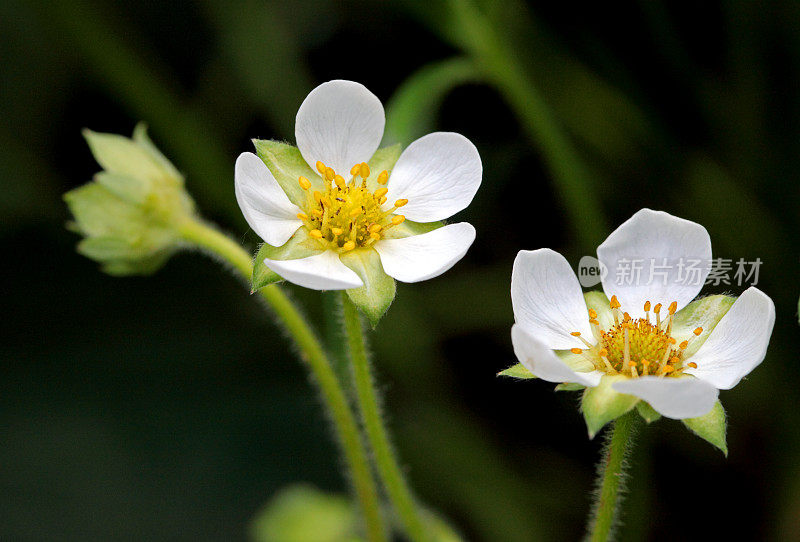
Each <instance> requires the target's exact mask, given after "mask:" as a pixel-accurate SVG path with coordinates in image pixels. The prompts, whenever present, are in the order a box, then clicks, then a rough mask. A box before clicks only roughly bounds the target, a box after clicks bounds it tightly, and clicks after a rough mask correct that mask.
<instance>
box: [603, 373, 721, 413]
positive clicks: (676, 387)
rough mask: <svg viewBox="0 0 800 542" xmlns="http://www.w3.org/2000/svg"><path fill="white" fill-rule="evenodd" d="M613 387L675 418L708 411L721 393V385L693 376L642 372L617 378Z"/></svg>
mask: <svg viewBox="0 0 800 542" xmlns="http://www.w3.org/2000/svg"><path fill="white" fill-rule="evenodd" d="M611 387H612V388H614V389H615V390H617V391H618V392H620V393H626V394H628V395H634V396H636V397H638V398H639V399H643V400H644V401H647V403H649V404H650V406H651V407H653V408H654V409H656V411H657V412H659V413H660V414H662V415H663V416H666V417H667V418H672V419H674V420H683V419H686V418H697V417H699V416H703V415H704V414H708V412H709V411H710V410H711V409H712V408H713V407H714V403H716V402H717V396H718V395H719V390H717V388H715V387H714V386H712V385H711V384H709V383H708V382H704V381H703V380H700V379H698V378H693V377H682V378H665V377H658V376H641V377H639V378H630V379H628V380H622V381H619V382H615V383H614V384H612V385H611Z"/></svg>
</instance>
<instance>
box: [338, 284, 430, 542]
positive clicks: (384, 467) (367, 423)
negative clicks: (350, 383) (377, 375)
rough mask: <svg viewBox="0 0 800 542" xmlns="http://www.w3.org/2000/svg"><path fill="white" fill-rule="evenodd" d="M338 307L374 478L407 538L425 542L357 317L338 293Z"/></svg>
mask: <svg viewBox="0 0 800 542" xmlns="http://www.w3.org/2000/svg"><path fill="white" fill-rule="evenodd" d="M342 304H343V307H344V327H345V332H346V334H347V344H348V348H349V353H350V362H351V363H352V367H353V379H354V381H355V389H356V401H357V403H358V407H359V410H360V411H361V419H362V422H363V424H364V429H365V431H366V434H367V440H368V441H369V444H370V447H371V448H372V453H373V456H374V459H375V465H376V467H377V469H378V475H379V476H380V478H381V481H382V482H383V485H384V487H385V488H386V492H387V493H388V494H389V499H390V500H391V501H392V505H393V506H394V508H395V510H396V511H397V514H398V516H399V517H400V521H401V522H402V524H403V527H404V529H405V532H406V534H407V535H408V537H409V538H410V539H411V540H413V541H414V542H420V541H426V540H429V537H428V535H427V534H426V530H425V526H424V524H423V521H422V517H421V514H420V510H419V507H418V505H417V503H416V501H415V499H414V496H413V495H412V494H411V488H410V487H409V486H408V483H407V481H406V479H405V477H404V476H403V472H402V470H401V469H400V466H399V465H398V463H397V457H396V456H395V453H394V450H393V448H392V444H391V442H390V440H389V432H388V430H387V429H386V426H385V425H384V423H383V419H382V417H381V408H380V403H379V399H378V394H377V392H376V390H375V387H374V383H373V379H372V373H371V370H370V365H369V359H368V357H367V349H366V344H365V339H364V329H363V327H362V325H361V317H360V316H359V314H358V309H357V308H356V307H355V305H353V302H352V301H350V298H349V297H347V294H346V293H345V292H342Z"/></svg>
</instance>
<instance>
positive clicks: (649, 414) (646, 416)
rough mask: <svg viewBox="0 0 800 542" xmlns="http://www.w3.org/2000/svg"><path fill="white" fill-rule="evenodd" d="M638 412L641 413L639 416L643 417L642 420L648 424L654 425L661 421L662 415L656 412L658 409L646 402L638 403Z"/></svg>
mask: <svg viewBox="0 0 800 542" xmlns="http://www.w3.org/2000/svg"><path fill="white" fill-rule="evenodd" d="M636 410H637V411H638V412H639V415H640V416H641V417H642V419H643V420H644V421H646V422H647V423H653V422H655V421H658V420H659V419H661V414H659V413H658V412H656V409H654V408H653V407H651V406H650V405H649V404H648V403H645V402H644V401H639V402H638V403H636Z"/></svg>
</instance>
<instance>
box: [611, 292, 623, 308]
mask: <svg viewBox="0 0 800 542" xmlns="http://www.w3.org/2000/svg"><path fill="white" fill-rule="evenodd" d="M610 305H611V308H612V309H618V308H620V306H621V305H620V304H619V300H618V299H617V296H615V295H612V296H611V303H610Z"/></svg>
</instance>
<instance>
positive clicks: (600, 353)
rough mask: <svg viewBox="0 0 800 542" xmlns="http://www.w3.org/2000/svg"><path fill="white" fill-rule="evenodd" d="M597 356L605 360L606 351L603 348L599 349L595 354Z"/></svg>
mask: <svg viewBox="0 0 800 542" xmlns="http://www.w3.org/2000/svg"><path fill="white" fill-rule="evenodd" d="M597 355H598V356H600V357H601V358H607V357H608V350H606V349H605V348H601V349H600V351H599V352H598V353H597Z"/></svg>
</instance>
